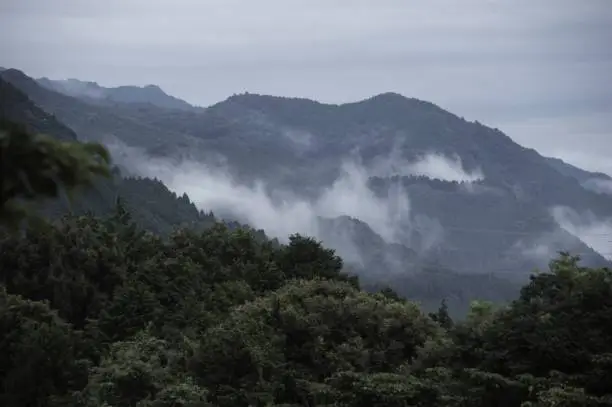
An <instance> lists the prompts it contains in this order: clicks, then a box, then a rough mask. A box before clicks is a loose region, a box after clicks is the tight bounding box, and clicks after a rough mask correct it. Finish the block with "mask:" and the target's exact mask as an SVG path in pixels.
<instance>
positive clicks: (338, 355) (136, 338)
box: [0, 133, 612, 407]
mask: <svg viewBox="0 0 612 407" xmlns="http://www.w3.org/2000/svg"><path fill="white" fill-rule="evenodd" d="M14 136H15V133H10V134H8V136H7V135H6V134H4V135H3V137H9V138H11V137H14ZM31 141H32V140H29V139H27V140H25V141H24V143H26V144H28V143H30V142H31ZM7 145H8V147H6V146H5V147H3V148H4V150H3V152H4V153H10V152H12V151H13V150H11V148H12V147H11V146H12V145H11V144H10V143H9V144H7ZM28 151H30V150H28ZM73 151H75V150H73ZM28 154H29V153H28ZM28 154H26V156H27V155H28ZM55 154H57V151H56V150H50V152H49V156H47V157H46V158H47V159H49V160H52V158H53V157H52V155H55ZM44 168H45V167H44V166H40V167H38V169H39V170H41V171H42V170H44ZM35 170H36V168H34V169H33V175H40V174H36V171H35ZM68 172H69V171H68ZM82 175H87V174H82ZM82 179H87V177H84V178H82ZM14 180H15V178H13V174H12V173H6V172H3V173H2V185H3V186H5V185H11V184H12V183H14ZM76 184H78V183H76ZM76 184H70V183H65V184H64V187H65V188H68V189H72V188H73V187H75V186H76ZM45 191H46V189H45V188H41V187H40V185H38V184H35V185H34V187H33V188H32V189H30V193H32V194H34V195H38V194H42V195H47V194H46V193H45ZM4 209H5V207H4V202H2V206H1V207H0V211H1V212H2V213H3V212H4ZM0 253H1V254H2V255H1V256H0V283H1V286H0V366H1V368H0V386H1V389H2V392H1V393H0V405H2V406H7V407H17V406H19V407H21V406H37V407H47V406H48V407H56V406H82V407H101V406H104V407H115V406H116V407H120V406H121V407H123V406H135V407H145V406H155V407H171V406H183V407H187V406H190V407H196V406H199V407H239V406H245V407H247V406H261V407H280V406H284V407H290V406H294V407H300V406H301V407H306V406H309V407H313V406H336V407H365V406H368V407H371V406H374V407H377V406H380V407H405V406H420V407H437V406H440V407H441V406H445V407H459V406H482V407H485V406H487V407H488V406H501V407H514V406H516V407H535V406H537V407H553V406H568V407H569V406H572V407H573V406H593V407H600V406H611V405H612V389H611V388H610V381H609V380H610V377H612V324H611V322H612V272H611V271H610V270H609V269H605V268H597V269H595V268H585V267H581V266H580V265H579V263H578V260H579V259H577V258H575V257H572V256H569V255H567V254H563V255H561V257H560V258H558V259H557V260H554V261H552V262H551V263H550V268H549V270H548V271H546V272H542V273H539V274H537V275H534V276H532V277H531V278H530V281H529V283H528V284H526V285H525V286H524V287H523V289H522V290H521V292H520V295H519V296H518V298H517V299H515V300H514V301H513V302H512V303H511V304H510V305H508V306H507V307H504V308H501V309H498V310H494V309H493V308H492V307H491V305H490V304H487V303H484V302H475V303H473V304H472V307H471V311H470V313H469V314H468V316H467V318H465V320H463V321H458V322H453V320H452V319H451V318H450V317H449V314H448V309H447V306H446V304H445V303H444V302H443V303H442V304H441V306H440V308H439V310H438V311H437V312H435V313H431V314H426V313H424V312H423V311H422V310H421V309H420V308H419V306H418V305H416V304H415V303H413V302H411V301H407V300H404V299H402V298H400V297H399V296H398V295H397V294H396V293H394V292H393V291H392V290H390V289H385V290H382V291H381V292H378V293H367V292H364V291H363V290H361V289H360V284H359V281H358V279H357V278H356V277H352V276H349V275H347V274H346V273H345V272H344V271H343V262H342V260H341V259H340V258H339V257H338V256H337V255H336V254H335V253H334V251H333V250H329V249H326V248H324V247H323V246H322V245H321V244H320V243H319V242H317V241H316V240H313V239H311V238H308V237H303V236H300V235H294V236H292V237H291V239H290V242H289V243H288V244H287V245H278V244H277V243H276V242H271V241H268V240H267V239H265V238H262V237H261V236H259V237H258V236H256V235H255V234H253V232H252V231H249V230H245V229H243V228H233V229H230V228H228V227H226V226H224V225H222V224H216V225H215V226H213V227H209V228H206V229H204V230H199V231H197V230H193V229H188V228H181V229H177V230H175V231H174V232H172V233H170V234H169V235H168V236H166V237H161V236H159V235H156V234H154V233H151V232H148V231H146V230H143V229H141V228H140V227H138V225H137V224H136V223H135V222H134V220H133V219H132V218H131V216H130V213H129V212H128V211H127V210H126V208H125V207H124V206H123V204H122V203H121V201H120V200H119V201H117V202H116V205H115V208H114V210H113V212H112V214H111V215H110V216H107V217H97V216H94V215H83V216H76V215H70V216H66V217H64V218H62V219H60V220H57V221H47V222H38V223H36V224H31V225H30V226H29V227H28V228H26V229H25V230H20V231H13V232H9V231H7V230H4V229H0Z"/></svg>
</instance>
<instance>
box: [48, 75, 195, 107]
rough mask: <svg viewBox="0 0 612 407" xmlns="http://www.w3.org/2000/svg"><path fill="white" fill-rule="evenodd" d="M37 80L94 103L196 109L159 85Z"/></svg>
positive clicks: (75, 80)
mask: <svg viewBox="0 0 612 407" xmlns="http://www.w3.org/2000/svg"><path fill="white" fill-rule="evenodd" d="M37 82H38V83H39V84H40V85H42V86H44V87H45V88H47V89H50V90H53V91H56V92H60V93H63V94H65V95H68V96H73V97H76V98H79V99H83V100H85V101H88V102H93V103H102V104H104V103H129V104H151V105H154V106H157V107H162V108H166V109H177V110H186V111H194V110H197V109H198V108H196V107H195V106H192V105H190V104H189V103H187V102H185V101H184V100H181V99H179V98H176V97H174V96H170V95H168V94H167V93H166V92H164V91H163V90H162V89H161V88H160V87H159V86H157V85H146V86H142V87H140V86H117V87H112V88H107V87H103V86H100V85H98V84H97V83H96V82H85V81H80V80H78V79H65V80H52V79H49V78H39V79H37Z"/></svg>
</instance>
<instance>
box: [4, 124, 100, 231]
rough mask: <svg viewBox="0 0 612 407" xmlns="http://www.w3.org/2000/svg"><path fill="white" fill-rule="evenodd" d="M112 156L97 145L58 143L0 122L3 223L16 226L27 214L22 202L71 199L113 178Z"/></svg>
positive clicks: (14, 125) (16, 126)
mask: <svg viewBox="0 0 612 407" xmlns="http://www.w3.org/2000/svg"><path fill="white" fill-rule="evenodd" d="M109 165H110V156H109V154H108V152H107V150H106V149H105V148H104V147H103V146H101V145H100V144H97V143H78V142H69V141H58V140H56V139H53V138H51V137H48V136H45V135H42V134H37V135H33V134H31V133H29V132H28V131H26V130H25V128H24V127H22V126H19V125H16V124H13V123H10V122H6V121H0V174H2V175H1V177H0V222H2V223H4V224H9V225H10V226H13V227H14V226H16V225H18V224H19V222H20V221H21V220H22V219H23V218H24V217H25V216H26V215H27V212H26V211H25V209H24V207H23V205H22V204H23V201H39V200H41V199H44V198H56V197H58V196H59V195H60V193H62V191H64V192H65V193H66V194H68V196H70V194H71V193H72V192H73V191H74V190H75V189H77V188H79V187H83V186H91V185H92V183H93V182H94V180H95V179H96V177H109V176H110V168H109Z"/></svg>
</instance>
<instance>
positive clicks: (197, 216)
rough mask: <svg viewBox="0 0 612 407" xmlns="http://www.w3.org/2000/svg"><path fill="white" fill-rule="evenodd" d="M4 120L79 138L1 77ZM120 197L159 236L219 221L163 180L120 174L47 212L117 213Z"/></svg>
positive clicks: (50, 204)
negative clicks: (173, 230)
mask: <svg viewBox="0 0 612 407" xmlns="http://www.w3.org/2000/svg"><path fill="white" fill-rule="evenodd" d="M0 120H6V121H10V122H13V123H19V124H23V125H25V126H26V128H27V129H29V130H30V131H32V132H39V133H45V134H48V135H51V136H53V137H56V138H58V139H61V140H66V141H76V139H77V136H76V134H75V133H74V132H73V131H72V130H70V129H69V128H67V127H66V126H64V125H63V124H62V123H61V122H60V121H58V120H57V119H56V118H55V117H54V116H53V115H50V114H48V113H47V112H45V111H44V110H42V109H41V108H39V107H38V106H37V105H35V104H34V103H33V102H32V101H31V100H30V99H29V98H28V97H27V96H26V95H25V94H23V93H22V92H21V91H19V90H18V89H17V88H15V87H14V86H13V85H11V84H10V83H8V82H6V81H4V80H3V79H1V78H0ZM119 197H121V198H122V199H123V201H124V203H125V205H126V206H127V207H128V208H129V209H130V210H132V212H133V216H134V218H135V220H136V221H138V223H139V224H140V225H142V226H143V227H145V228H146V229H148V230H151V231H154V232H157V233H162V234H166V233H168V232H170V231H171V230H172V229H173V228H174V227H176V226H179V225H191V226H194V227H206V226H209V225H211V224H212V223H214V222H215V218H214V217H213V216H212V215H206V214H204V213H202V212H200V211H199V210H198V209H197V208H196V207H195V205H194V204H193V203H192V202H191V201H190V200H189V198H187V197H186V196H182V197H178V196H177V195H176V194H175V193H173V192H171V191H169V190H168V188H167V187H166V186H165V185H164V184H163V183H162V182H160V181H159V180H152V179H148V178H133V177H129V178H123V177H122V176H121V175H120V174H119V173H118V172H117V171H115V174H114V177H113V179H111V180H106V179H101V180H99V181H98V182H97V183H96V184H95V186H94V187H93V188H91V189H89V190H87V191H84V192H83V193H82V194H81V195H79V196H78V198H77V199H76V200H75V201H74V202H72V203H68V202H67V201H65V200H62V199H59V200H56V201H53V202H48V203H47V204H46V205H45V206H44V208H43V213H45V214H46V215H48V216H51V217H60V216H62V215H64V214H65V213H66V212H67V211H68V210H70V211H71V212H73V213H76V214H79V213H85V212H93V213H96V214H108V213H110V212H112V211H113V209H114V207H115V203H116V201H117V198H119Z"/></svg>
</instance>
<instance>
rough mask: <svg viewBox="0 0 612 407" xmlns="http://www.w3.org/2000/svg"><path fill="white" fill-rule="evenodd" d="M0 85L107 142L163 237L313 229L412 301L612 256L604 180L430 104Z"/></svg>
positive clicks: (63, 127) (9, 110)
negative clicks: (554, 263) (218, 98)
mask: <svg viewBox="0 0 612 407" xmlns="http://www.w3.org/2000/svg"><path fill="white" fill-rule="evenodd" d="M0 79H1V80H0V89H1V90H2V92H1V97H2V99H1V100H0V106H1V109H2V110H1V111H2V117H4V118H8V119H10V120H14V121H18V122H22V123H25V124H28V125H29V126H30V127H31V128H32V129H33V130H35V131H41V132H46V133H49V134H51V135H54V136H56V137H60V138H68V139H69V138H71V137H73V138H78V139H81V140H95V141H101V142H103V143H105V144H106V145H107V146H108V147H109V149H110V150H111V152H112V153H113V157H114V159H115V161H116V164H117V165H118V166H119V168H120V169H121V173H122V174H123V175H124V177H120V180H119V181H117V182H116V183H115V184H116V185H120V187H117V186H116V185H115V186H114V187H113V188H120V190H116V191H115V192H114V193H120V194H122V195H129V196H130V199H131V200H132V202H133V203H134V206H135V207H142V209H143V210H146V211H148V212H147V215H146V216H143V219H144V218H146V219H153V218H156V220H155V222H153V223H154V224H155V225H158V226H159V228H160V229H163V230H168V229H169V228H171V226H172V225H173V224H176V223H180V224H194V223H201V224H205V223H207V222H210V218H208V216H209V215H206V214H207V213H209V212H210V211H212V212H214V213H215V214H216V215H217V216H221V217H223V218H226V219H232V220H236V221H238V222H241V223H245V224H249V225H251V226H253V227H254V228H257V229H263V230H264V231H265V232H266V234H267V235H268V236H272V237H276V238H278V239H279V240H281V241H284V240H285V239H286V238H287V237H288V235H289V234H291V233H296V232H299V233H303V234H308V235H312V236H315V237H317V238H318V239H321V240H322V241H323V242H324V243H325V244H326V245H327V246H330V247H332V248H334V249H336V250H337V251H338V252H339V254H340V255H341V256H342V257H343V259H344V260H345V262H346V263H347V264H348V266H349V267H350V268H351V269H353V270H354V271H355V272H357V273H359V274H360V275H362V276H364V278H365V280H370V281H372V282H380V283H381V284H382V283H388V284H390V285H391V286H394V288H396V289H397V286H398V285H401V287H400V289H399V290H398V291H400V292H402V291H403V292H404V293H408V294H410V295H413V296H417V297H418V296H419V293H422V292H424V291H427V290H431V289H432V286H435V285H436V284H440V281H441V280H444V279H447V280H448V281H452V282H453V283H452V284H455V285H456V286H462V287H464V288H465V287H468V286H469V287H472V286H475V285H482V286H483V287H485V286H486V287H489V288H486V289H491V290H497V291H499V292H502V291H503V293H501V294H500V293H498V294H492V295H493V296H494V297H497V298H500V299H504V298H506V297H508V298H509V297H511V296H512V295H513V294H514V293H512V292H511V291H512V287H515V285H516V286H518V283H519V282H523V281H524V280H525V278H526V276H527V275H528V274H529V273H530V272H532V271H533V269H535V268H542V267H545V266H546V265H547V263H548V261H549V260H550V259H551V257H553V256H555V253H556V252H558V251H560V250H567V251H570V252H572V253H576V254H581V255H582V257H583V259H584V261H585V263H586V264H589V265H607V264H609V263H608V260H606V259H605V257H606V256H608V257H610V255H611V254H612V250H610V249H608V247H609V243H610V242H609V241H610V240H611V238H610V237H611V235H610V233H611V232H610V231H612V178H610V177H609V176H608V175H606V174H601V173H591V172H587V171H584V170H582V169H579V168H577V167H574V166H572V165H569V164H567V163H565V162H563V161H561V160H559V159H556V158H548V157H543V156H541V155H540V154H538V153H537V152H536V151H535V150H532V149H527V148H524V147H522V146H520V145H518V144H517V143H515V142H514V141H512V139H510V138H509V137H508V136H506V135H505V134H503V133H502V132H501V131H500V130H498V129H492V128H489V127H487V126H485V125H483V124H480V123H478V122H470V121H467V120H464V119H463V118H460V117H457V116H455V115H453V114H452V113H449V112H447V111H445V110H443V109H441V108H440V107H438V106H436V105H434V104H432V103H429V102H424V101H421V100H417V99H411V98H406V97H404V96H402V95H399V94H394V93H385V94H381V95H377V96H374V97H372V98H369V99H367V100H363V101H359V102H355V103H347V104H342V105H331V104H323V103H318V102H315V101H311V100H306V99H297V98H284V97H273V96H265V95H255V94H248V93H247V94H241V95H234V96H231V97H229V98H228V99H226V100H224V101H222V102H219V103H217V104H215V105H213V106H210V107H208V108H200V107H196V106H192V105H190V104H188V103H187V102H185V101H182V100H180V99H177V98H175V97H173V96H170V95H167V94H166V93H165V92H163V91H162V90H161V89H160V88H158V87H156V86H153V85H152V86H146V87H136V86H122V87H118V88H104V87H101V86H99V85H97V84H96V83H95V82H82V81H78V80H74V79H70V80H64V81H56V80H51V79H47V78H42V79H38V80H36V79H33V78H30V77H28V76H26V75H25V74H24V73H22V72H20V71H17V70H14V69H8V70H4V71H2V72H0ZM142 177H148V178H155V180H153V179H147V178H142ZM125 183H128V184H129V185H127V186H126V184H125ZM145 184H146V185H155V186H156V187H155V188H152V187H146V188H145V187H144V185H145ZM121 185H123V187H121ZM166 187H167V188H169V189H170V190H171V191H174V192H175V194H174V195H172V196H173V198H172V197H169V196H170V192H168V191H166V192H160V191H162V190H163V189H165V188H166ZM109 188H110V187H109ZM117 191H119V192H117ZM134 191H142V193H141V194H138V193H134ZM183 194H186V196H183V197H182V198H178V197H179V196H181V195H183ZM107 196H109V195H108V194H107ZM161 196H164V198H160V197H161ZM167 196H168V197H167ZM156 200H157V201H162V200H163V201H164V202H168V205H164V206H163V209H160V208H161V206H160V205H156V204H155V202H154V201H156ZM170 201H172V203H170ZM179 201H180V202H179ZM152 202H153V203H152ZM176 202H179V203H176ZM177 205H178V206H177ZM170 207H172V208H179V207H180V208H181V209H180V211H181V213H182V214H183V215H181V218H180V220H179V221H177V222H175V221H174V220H172V221H170V220H163V219H170V218H172V216H173V215H169V214H168V215H166V216H165V218H164V217H163V216H162V212H163V213H166V212H169V211H170V209H169V208H170ZM196 207H197V209H196ZM187 208H189V209H187ZM137 216H138V214H137ZM140 216H142V215H140ZM162 218H163V219H162ZM160 225H161V226H160ZM423 273H428V274H427V276H428V277H427V278H419V279H418V280H417V279H415V278H413V277H414V276H422V275H424V274H423ZM457 279H459V280H461V281H459V280H457ZM504 281H507V284H506V283H504ZM400 282H402V283H400ZM467 282H469V283H467ZM491 287H493V288H491ZM501 287H503V288H501ZM467 295H469V294H467ZM479 295H481V296H482V294H479Z"/></svg>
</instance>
